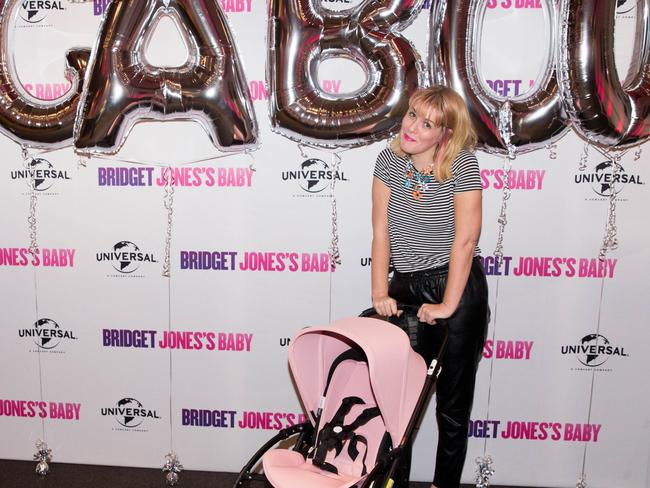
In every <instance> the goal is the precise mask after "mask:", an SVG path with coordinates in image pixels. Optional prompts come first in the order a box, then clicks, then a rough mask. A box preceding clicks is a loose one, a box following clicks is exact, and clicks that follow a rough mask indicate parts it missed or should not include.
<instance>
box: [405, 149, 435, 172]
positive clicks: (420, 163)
mask: <svg viewBox="0 0 650 488" xmlns="http://www.w3.org/2000/svg"><path fill="white" fill-rule="evenodd" d="M437 152H438V146H436V147H435V148H433V150H431V151H426V152H423V153H419V154H411V163H413V167H414V168H415V169H417V170H418V171H422V170H425V169H428V168H432V167H433V166H434V162H435V160H436V157H437V156H438V154H437Z"/></svg>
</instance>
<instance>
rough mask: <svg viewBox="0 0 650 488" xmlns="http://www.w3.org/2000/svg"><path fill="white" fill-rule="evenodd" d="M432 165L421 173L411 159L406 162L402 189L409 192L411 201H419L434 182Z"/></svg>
mask: <svg viewBox="0 0 650 488" xmlns="http://www.w3.org/2000/svg"><path fill="white" fill-rule="evenodd" d="M433 166H434V165H433V163H431V164H430V165H429V166H427V167H426V168H424V169H422V170H421V171H420V170H418V169H417V168H416V167H415V166H414V165H413V162H412V161H411V159H410V158H409V159H408V160H407V161H406V166H405V168H404V188H406V189H407V190H411V196H412V197H413V200H417V201H420V200H422V196H423V195H424V193H425V192H426V191H427V190H429V185H430V184H431V183H432V182H433V181H434V176H433V175H434V169H433Z"/></svg>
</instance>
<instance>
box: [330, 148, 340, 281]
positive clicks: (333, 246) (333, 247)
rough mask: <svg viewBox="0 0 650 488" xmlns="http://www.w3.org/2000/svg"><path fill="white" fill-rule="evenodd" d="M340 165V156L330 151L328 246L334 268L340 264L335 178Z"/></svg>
mask: <svg viewBox="0 0 650 488" xmlns="http://www.w3.org/2000/svg"><path fill="white" fill-rule="evenodd" d="M340 166H341V156H340V155H339V154H338V153H332V183H331V185H330V189H331V193H330V195H331V199H332V241H331V243H330V247H329V256H330V265H331V268H336V266H337V265H340V264H341V252H340V250H339V226H338V209H337V204H336V203H337V202H336V180H337V178H338V174H339V168H340Z"/></svg>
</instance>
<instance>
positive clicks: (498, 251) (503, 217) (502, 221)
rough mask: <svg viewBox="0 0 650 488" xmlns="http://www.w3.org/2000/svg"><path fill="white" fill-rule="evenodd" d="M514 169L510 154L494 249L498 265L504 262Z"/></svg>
mask: <svg viewBox="0 0 650 488" xmlns="http://www.w3.org/2000/svg"><path fill="white" fill-rule="evenodd" d="M511 169H512V159H511V158H510V157H509V156H506V157H505V158H504V159H503V175H504V178H503V180H504V181H503V191H502V194H501V211H500V213H499V217H498V219H497V223H498V224H499V227H498V233H497V245H496V248H495V250H494V257H495V259H496V262H497V265H500V264H501V263H502V262H503V236H504V233H505V230H506V225H507V224H508V218H507V210H508V200H509V199H510V195H511V191H510V170H511Z"/></svg>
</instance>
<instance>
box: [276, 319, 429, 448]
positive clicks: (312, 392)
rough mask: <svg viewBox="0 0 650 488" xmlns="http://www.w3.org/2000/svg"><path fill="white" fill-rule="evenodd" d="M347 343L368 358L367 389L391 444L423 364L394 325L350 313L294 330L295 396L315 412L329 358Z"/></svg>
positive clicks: (414, 396)
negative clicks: (371, 394) (350, 316)
mask: <svg viewBox="0 0 650 488" xmlns="http://www.w3.org/2000/svg"><path fill="white" fill-rule="evenodd" d="M351 347H358V348H360V349H361V350H363V352H364V353H365V355H366V357H367V359H368V370H369V375H370V385H371V388H372V392H373V394H374V396H375V400H376V402H377V406H378V407H379V410H380V412H381V416H382V417H383V419H384V423H385V425H386V429H387V431H388V433H389V434H390V436H391V439H392V440H393V444H394V445H397V444H398V443H399V441H400V439H401V438H402V436H403V435H404V432H405V430H406V427H407V425H408V422H409V420H410V418H411V414H412V413H413V409H414V408H415V405H416V403H417V400H418V397H419V395H420V392H421V391H422V388H423V386H424V382H425V379H426V374H427V366H426V364H425V362H424V360H423V359H422V357H421V356H420V355H419V354H417V353H415V352H414V351H413V349H411V346H410V344H409V339H408V336H407V335H406V334H405V333H404V332H403V331H402V330H401V329H399V328H398V327H396V326H395V325H392V324H389V323H388V322H385V321H383V320H379V319H372V318H364V317H353V318H346V319H341V320H338V321H336V322H333V323H332V324H331V325H329V326H326V327H309V328H307V329H303V330H302V331H300V332H299V333H298V334H297V335H296V336H295V337H294V339H293V340H292V341H291V344H290V346H289V365H290V368H291V372H292V373H293V377H294V379H295V382H296V386H297V388H298V394H299V396H300V399H301V401H302V403H303V405H304V407H305V409H306V410H307V412H316V410H317V409H318V407H319V403H320V399H321V395H322V394H323V391H324V389H325V385H326V383H327V376H328V373H329V371H330V367H331V365H332V363H333V361H334V360H335V359H336V358H337V357H338V356H339V355H340V354H341V353H343V352H344V351H347V350H348V349H350V348H351ZM312 422H313V419H312Z"/></svg>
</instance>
